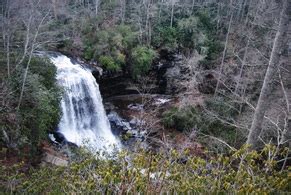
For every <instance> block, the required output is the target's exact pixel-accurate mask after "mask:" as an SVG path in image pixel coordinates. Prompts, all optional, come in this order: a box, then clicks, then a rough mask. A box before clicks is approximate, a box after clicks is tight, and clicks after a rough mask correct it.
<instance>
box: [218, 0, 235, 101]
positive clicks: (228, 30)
mask: <svg viewBox="0 0 291 195" xmlns="http://www.w3.org/2000/svg"><path fill="white" fill-rule="evenodd" d="M230 6H231V15H230V19H229V24H228V29H227V34H226V38H225V43H224V49H223V54H222V59H221V64H220V68H219V72H218V78H217V84H216V87H215V91H214V97H215V96H216V95H217V92H218V88H219V85H220V80H221V77H222V72H223V67H224V60H225V55H226V51H227V45H228V39H229V33H230V30H231V25H232V20H233V14H234V10H233V9H234V8H233V5H232V1H231V5H230Z"/></svg>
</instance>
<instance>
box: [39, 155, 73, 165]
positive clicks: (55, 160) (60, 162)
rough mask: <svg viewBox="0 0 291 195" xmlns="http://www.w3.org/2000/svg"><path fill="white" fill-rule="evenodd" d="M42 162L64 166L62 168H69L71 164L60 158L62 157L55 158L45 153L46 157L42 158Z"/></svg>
mask: <svg viewBox="0 0 291 195" xmlns="http://www.w3.org/2000/svg"><path fill="white" fill-rule="evenodd" d="M42 162H45V163H49V164H53V165H56V166H62V167H65V166H68V164H69V162H68V160H66V159H63V158H60V157H58V156H55V155H53V154H50V153H48V152H45V153H44V156H43V158H42Z"/></svg>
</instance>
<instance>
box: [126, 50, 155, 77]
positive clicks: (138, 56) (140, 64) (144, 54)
mask: <svg viewBox="0 0 291 195" xmlns="http://www.w3.org/2000/svg"><path fill="white" fill-rule="evenodd" d="M155 57H156V52H155V51H154V50H153V49H151V48H148V47H145V46H138V47H136V48H134V49H133V50H132V53H131V60H132V76H133V78H137V77H138V76H141V75H144V74H146V73H147V72H148V71H149V70H150V68H151V65H152V62H153V60H154V58H155Z"/></svg>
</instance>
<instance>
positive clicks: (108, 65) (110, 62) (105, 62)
mask: <svg viewBox="0 0 291 195" xmlns="http://www.w3.org/2000/svg"><path fill="white" fill-rule="evenodd" d="M99 62H100V63H101V64H102V66H103V67H104V68H105V69H106V70H110V71H118V70H120V65H119V64H117V63H116V62H115V61H114V59H113V58H112V57H111V56H101V57H100V58H99Z"/></svg>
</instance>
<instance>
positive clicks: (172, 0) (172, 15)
mask: <svg viewBox="0 0 291 195" xmlns="http://www.w3.org/2000/svg"><path fill="white" fill-rule="evenodd" d="M171 3H172V10H171V28H172V27H173V20H174V7H175V0H171Z"/></svg>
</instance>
